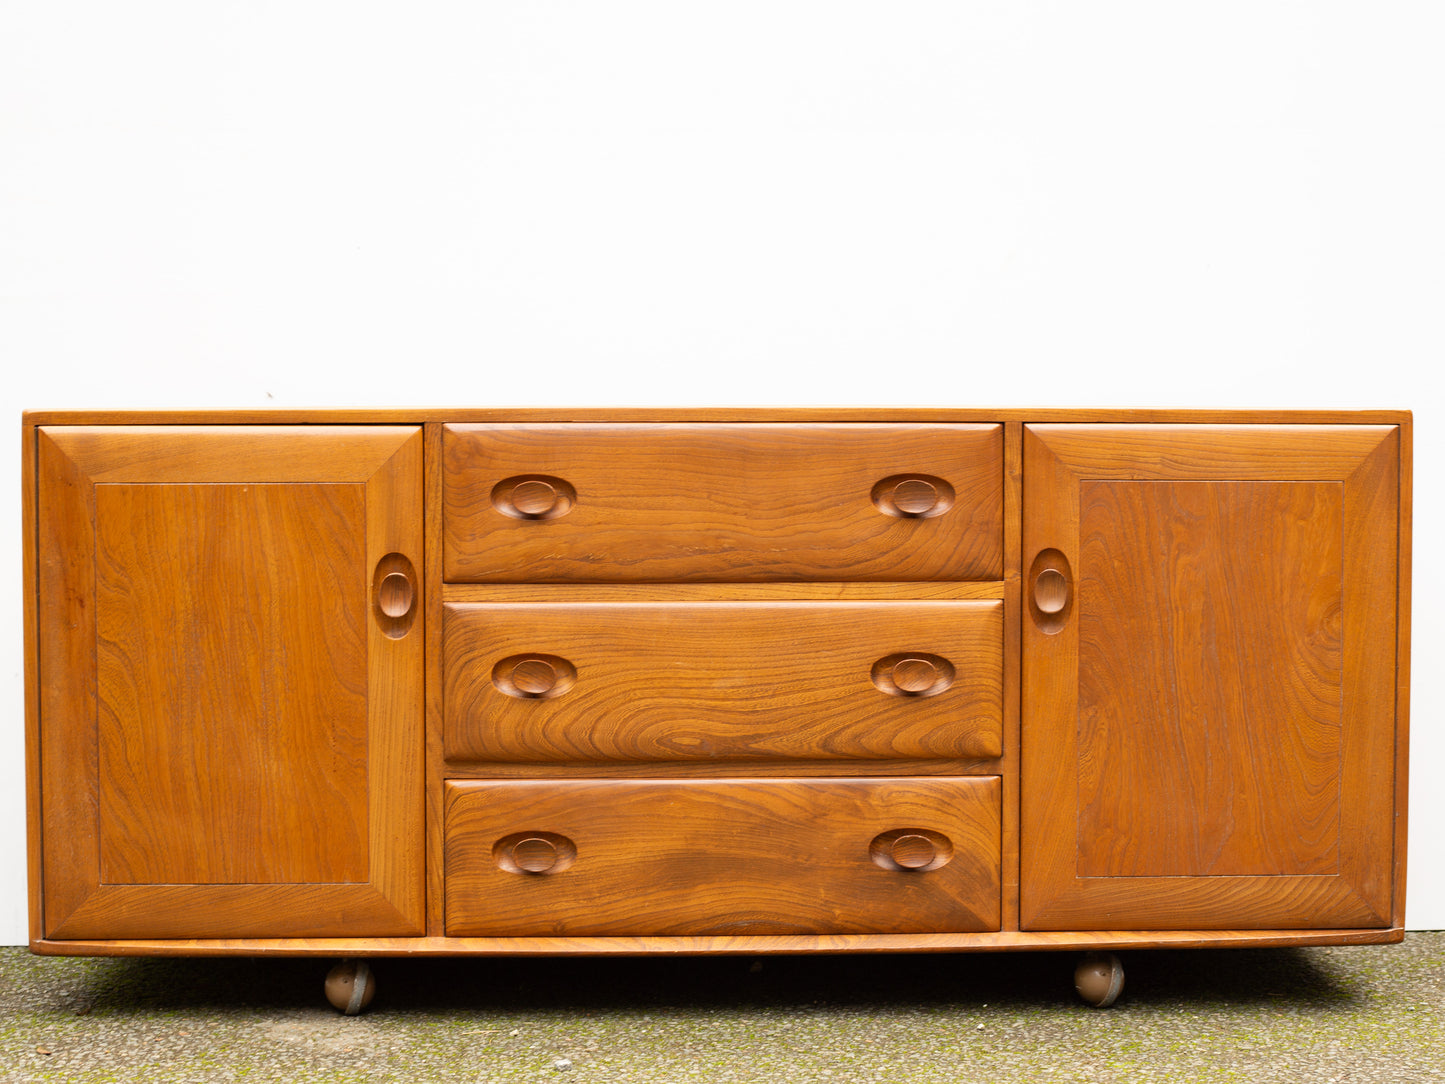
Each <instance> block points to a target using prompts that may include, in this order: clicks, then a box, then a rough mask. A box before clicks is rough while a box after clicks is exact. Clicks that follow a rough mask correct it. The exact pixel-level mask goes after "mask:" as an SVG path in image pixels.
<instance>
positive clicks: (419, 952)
mask: <svg viewBox="0 0 1445 1084" xmlns="http://www.w3.org/2000/svg"><path fill="white" fill-rule="evenodd" d="M1404 937H1405V931H1404V930H1403V929H1400V928H1399V927H1394V928H1384V929H1374V930H1354V929H1351V930H1078V931H1073V930H1071V931H1062V932H1053V931H1047V930H1044V931H1035V930H1004V931H1001V932H985V933H872V934H869V933H862V934H800V935H794V936H780V935H773V936H770V935H767V934H744V935H738V936H731V937H725V936H715V937H714V936H690V937H688V936H679V937H579V936H550V937H440V936H431V937H390V938H385V937H307V938H302V937H282V938H266V939H264V940H260V939H255V938H243V937H231V938H205V939H187V940H180V939H177V940H165V941H158V940H127V941H48V940H35V941H32V942H31V943H30V951H32V952H34V953H37V954H39V955H42V956H158V957H167V956H172V957H173V956H258V955H262V954H264V955H267V956H287V957H310V956H410V957H422V956H496V957H521V956H645V955H648V954H651V953H658V954H662V955H667V956H759V955H767V954H774V955H810V954H816V953H829V954H831V953H844V952H848V953H857V952H861V953H870V952H873V953H877V952H888V953H894V952H1061V951H1066V950H1070V949H1073V950H1084V949H1114V950H1116V951H1117V950H1122V949H1150V948H1169V949H1193V948H1205V949H1220V948H1286V947H1294V948H1301V947H1306V946H1311V945H1387V944H1396V943H1398V942H1400V941H1402V940H1404Z"/></svg>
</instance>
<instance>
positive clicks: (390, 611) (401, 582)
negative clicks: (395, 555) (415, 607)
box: [376, 572, 416, 617]
mask: <svg viewBox="0 0 1445 1084" xmlns="http://www.w3.org/2000/svg"><path fill="white" fill-rule="evenodd" d="M415 601H416V588H414V587H413V586H412V584H411V579H410V578H409V577H408V576H407V574H406V573H405V572H388V573H387V574H386V575H385V576H383V577H382V578H381V586H380V587H379V588H377V591H376V604H377V605H378V606H380V607H381V612H382V613H384V614H386V616H387V617H405V616H406V615H407V614H408V613H410V612H411V606H412V603H413V602H415Z"/></svg>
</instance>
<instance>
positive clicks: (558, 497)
mask: <svg viewBox="0 0 1445 1084" xmlns="http://www.w3.org/2000/svg"><path fill="white" fill-rule="evenodd" d="M576 503H577V491H576V490H575V489H573V488H572V486H571V485H570V484H569V483H568V482H566V481H564V480H563V479H561V478H554V477H552V476H551V475H549V474H519V475H516V476H514V477H512V478H503V479H502V480H501V481H500V482H498V483H497V484H496V485H495V486H493V487H492V507H493V508H495V509H496V510H497V511H498V512H501V513H502V515H504V516H511V517H512V518H513V519H538V520H544V519H556V518H557V517H558V516H565V515H566V514H567V513H568V512H570V511H572V506H573V505H574V504H576Z"/></svg>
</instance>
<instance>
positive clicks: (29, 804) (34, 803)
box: [20, 426, 45, 941]
mask: <svg viewBox="0 0 1445 1084" xmlns="http://www.w3.org/2000/svg"><path fill="white" fill-rule="evenodd" d="M35 438H36V431H35V429H33V428H32V427H30V426H22V427H21V430H20V501H21V514H20V552H21V561H22V563H23V566H24V576H25V590H24V592H23V593H22V594H23V606H24V622H25V625H24V634H23V635H24V642H25V845H26V873H27V876H28V877H29V887H30V892H29V899H28V903H29V916H28V917H29V924H30V939H31V940H32V941H35V940H37V939H39V938H41V937H44V936H45V913H44V908H43V907H42V900H41V892H40V885H41V882H42V880H43V878H44V866H43V864H42V862H41V856H42V853H43V837H42V834H41V825H42V824H43V823H44V819H45V807H44V804H43V802H42V795H41V791H40V775H41V772H40V665H39V661H38V660H39V652H40V632H39V628H38V620H39V613H38V610H39V607H38V605H37V602H36V597H35V585H36V583H37V582H38V580H39V561H38V557H37V554H36V540H37V538H38V537H39V528H38V524H37V522H36V520H37V510H36V504H37V501H38V499H39V492H38V487H37V485H36V481H35V479H36V474H37V470H36V455H37V451H36V446H35Z"/></svg>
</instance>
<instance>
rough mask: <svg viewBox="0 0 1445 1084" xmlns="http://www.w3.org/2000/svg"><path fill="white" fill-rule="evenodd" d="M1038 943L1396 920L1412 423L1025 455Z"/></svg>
mask: <svg viewBox="0 0 1445 1084" xmlns="http://www.w3.org/2000/svg"><path fill="white" fill-rule="evenodd" d="M1024 471H1025V479H1026V481H1025V486H1024V494H1025V497H1024V524H1023V541H1024V553H1023V560H1024V569H1025V572H1026V576H1027V578H1026V580H1025V585H1024V597H1025V608H1026V614H1025V617H1024V621H1023V646H1024V688H1023V693H1024V720H1023V721H1024V732H1023V746H1022V756H1023V773H1024V782H1023V825H1022V869H1021V875H1022V893H1023V895H1022V912H1021V924H1022V925H1023V927H1024V928H1026V929H1038V930H1058V929H1231V928H1237V929H1247V928H1276V929H1278V928H1352V927H1379V926H1388V925H1389V924H1390V914H1391V907H1390V904H1391V879H1390V878H1391V865H1392V863H1391V858H1392V854H1391V851H1392V827H1393V816H1394V807H1395V801H1394V785H1393V775H1392V768H1393V762H1394V749H1395V650H1396V648H1395V645H1396V628H1395V615H1396V582H1397V536H1398V493H1399V440H1398V432H1397V430H1396V429H1395V428H1394V427H1391V426H1365V425H1340V426H1311V425H1292V426H1207V425H1206V426H1163V425H1161V426H1151V425H1039V426H1030V427H1027V429H1026V430H1025V438H1024Z"/></svg>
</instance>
